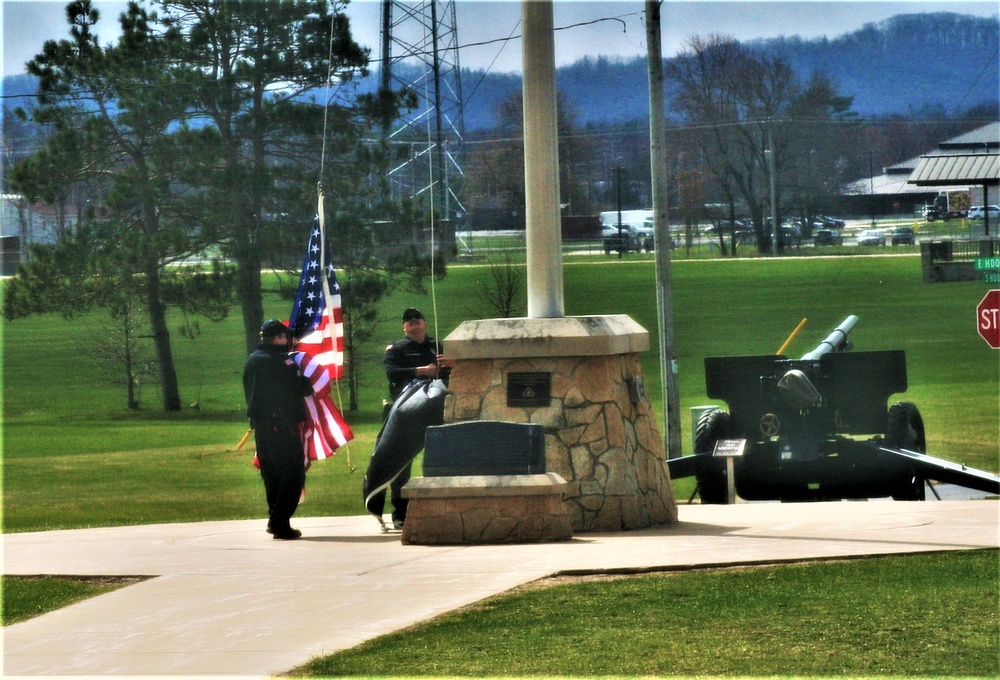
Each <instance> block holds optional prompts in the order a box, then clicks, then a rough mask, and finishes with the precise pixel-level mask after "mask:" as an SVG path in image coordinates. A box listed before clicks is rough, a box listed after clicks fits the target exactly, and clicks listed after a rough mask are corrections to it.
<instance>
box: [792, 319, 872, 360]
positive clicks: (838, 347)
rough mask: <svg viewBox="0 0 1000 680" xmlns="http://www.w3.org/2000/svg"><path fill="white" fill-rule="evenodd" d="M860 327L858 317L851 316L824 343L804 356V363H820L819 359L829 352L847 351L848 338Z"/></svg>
mask: <svg viewBox="0 0 1000 680" xmlns="http://www.w3.org/2000/svg"><path fill="white" fill-rule="evenodd" d="M857 325H858V317H856V316H854V315H853V314H851V315H850V316H849V317H847V318H846V319H844V320H843V321H841V322H840V325H839V326H837V327H836V328H834V329H833V331H832V332H831V333H830V335H828V336H826V339H825V340H823V342H821V343H819V344H818V345H816V348H815V349H813V351H811V352H808V353H806V354H803V355H802V361H819V358H820V357H821V356H823V355H824V354H828V353H829V352H842V351H844V350H845V349H847V336H848V335H850V333H851V331H852V330H854V327H855V326H857Z"/></svg>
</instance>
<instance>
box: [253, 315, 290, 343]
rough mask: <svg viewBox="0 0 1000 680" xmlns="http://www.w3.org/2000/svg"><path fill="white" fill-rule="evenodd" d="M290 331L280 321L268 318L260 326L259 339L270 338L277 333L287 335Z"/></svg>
mask: <svg viewBox="0 0 1000 680" xmlns="http://www.w3.org/2000/svg"><path fill="white" fill-rule="evenodd" d="M289 334H291V331H290V330H288V326H286V325H285V324H283V323H281V322H280V321H278V320H277V319H268V320H267V321H265V322H264V323H263V325H261V327H260V339H261V340H272V339H274V338H276V337H278V336H279V335H289Z"/></svg>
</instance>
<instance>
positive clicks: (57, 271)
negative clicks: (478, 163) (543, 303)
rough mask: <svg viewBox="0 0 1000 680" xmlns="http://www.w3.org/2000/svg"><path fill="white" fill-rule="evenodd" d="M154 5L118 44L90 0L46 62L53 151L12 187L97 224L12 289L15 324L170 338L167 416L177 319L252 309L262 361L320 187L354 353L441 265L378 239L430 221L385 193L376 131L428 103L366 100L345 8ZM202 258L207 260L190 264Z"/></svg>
mask: <svg viewBox="0 0 1000 680" xmlns="http://www.w3.org/2000/svg"><path fill="white" fill-rule="evenodd" d="M154 6H155V10H147V9H146V8H144V7H143V6H141V5H140V4H139V3H137V2H130V3H129V4H128V6H127V9H126V10H125V12H123V13H122V14H121V16H120V17H119V23H120V25H121V36H120V38H119V39H118V40H117V41H116V42H115V43H113V44H101V42H100V40H99V37H98V32H97V26H98V24H99V21H100V19H101V17H100V13H99V11H98V10H97V9H96V8H95V7H94V6H93V5H92V3H91V2H90V0H74V1H73V2H71V3H69V4H68V5H67V7H66V19H67V23H68V29H69V37H68V38H65V39H62V40H52V41H47V42H46V43H45V45H44V47H43V49H42V52H41V53H39V54H38V55H36V56H35V58H34V59H32V60H31V61H30V62H29V64H28V67H27V68H28V73H29V74H30V75H32V76H34V77H37V78H38V81H39V89H38V97H37V105H36V106H35V107H33V108H32V110H31V111H30V113H29V112H27V111H21V112H20V114H21V118H22V121H24V122H26V123H27V122H30V123H31V124H32V125H34V126H36V128H37V129H38V130H39V132H40V136H41V138H42V139H44V142H43V143H42V145H41V146H40V148H38V150H37V151H35V152H34V153H33V154H31V155H30V156H29V157H27V158H25V159H23V160H21V161H20V162H19V163H17V164H16V165H15V166H14V167H13V169H12V171H11V173H10V177H9V182H10V185H11V187H12V188H13V189H14V190H15V191H17V192H18V193H20V194H22V195H23V196H24V197H25V198H26V199H27V200H29V201H31V202H35V201H42V202H45V203H48V204H56V205H59V204H62V205H65V204H67V203H70V204H72V205H74V206H75V208H76V210H75V212H77V213H78V214H79V215H80V221H79V223H78V225H76V227H75V228H74V229H67V230H64V231H63V232H62V233H61V234H60V236H59V239H58V241H57V243H55V244H50V245H34V246H33V247H32V253H31V258H30V261H29V262H27V263H25V264H22V266H21V268H20V269H19V272H18V274H17V276H16V277H15V278H14V279H12V280H11V281H10V282H9V284H8V285H7V287H6V289H5V297H4V315H5V317H6V318H7V319H14V318H17V317H20V316H24V315H27V314H31V313H41V312H59V313H62V314H64V315H66V316H73V315H76V314H79V313H82V312H85V311H87V310H90V309H93V308H95V307H100V308H104V309H106V310H108V312H109V313H110V315H111V318H112V320H113V322H114V323H115V324H116V325H117V326H118V327H119V328H120V329H121V331H122V333H123V334H124V337H123V340H122V342H123V343H126V344H132V343H135V341H136V340H137V339H138V337H139V336H140V335H143V334H145V335H148V336H150V337H151V340H152V344H153V348H154V352H155V357H156V359H155V364H156V367H157V372H158V377H159V381H160V384H161V387H162V398H163V408H164V409H165V410H167V411H175V410H179V409H180V408H181V401H180V395H179V390H178V382H177V374H176V369H175V367H174V361H173V352H172V348H171V331H170V328H169V326H168V323H167V314H168V309H170V308H174V309H179V310H182V311H183V312H184V313H185V314H186V315H187V314H199V315H204V316H206V317H207V318H209V319H220V318H223V317H224V316H225V315H226V314H227V313H228V310H229V309H230V308H231V307H232V306H233V305H236V306H237V307H238V308H239V310H240V312H241V315H242V320H243V330H244V339H245V348H246V350H247V352H249V351H251V350H252V349H253V348H254V347H255V346H256V344H257V341H258V338H257V336H258V329H259V327H260V325H261V323H262V321H263V315H264V308H263V294H264V291H263V290H262V284H261V273H262V271H263V270H264V269H266V268H269V267H274V266H279V263H280V261H281V257H282V256H283V255H286V254H289V253H291V254H293V255H292V257H293V258H299V257H301V253H302V252H303V251H304V249H305V244H306V238H307V236H308V228H309V227H310V226H311V224H312V220H313V216H314V215H315V213H316V210H317V207H316V206H317V195H318V191H319V190H321V191H322V193H323V195H324V196H325V197H326V199H327V203H326V217H327V224H328V228H329V230H330V232H331V233H332V234H333V236H332V238H334V239H335V240H336V242H338V244H340V246H341V247H339V248H338V263H337V264H338V267H343V268H344V269H345V270H346V271H347V272H348V274H347V276H346V277H344V280H343V281H342V282H341V284H342V288H343V297H344V299H345V303H346V304H345V311H346V314H345V326H346V327H347V334H348V337H347V338H346V343H345V344H346V348H345V349H346V351H347V353H348V356H349V357H350V354H351V352H352V351H354V350H356V349H357V346H358V343H362V342H364V341H365V340H366V333H367V332H368V331H366V328H367V327H369V326H370V325H371V324H372V323H373V312H372V309H373V307H374V303H375V302H376V301H377V300H378V299H379V298H380V297H381V296H383V295H385V294H386V293H388V292H389V291H390V290H392V289H393V288H394V287H396V286H399V285H402V284H404V283H410V284H412V285H418V286H419V283H420V281H421V279H422V277H423V276H425V275H426V274H427V273H428V271H427V267H428V264H427V262H426V261H425V260H423V259H422V258H420V257H418V256H417V255H416V253H414V252H410V251H406V250H405V249H401V248H392V247H389V246H388V244H391V243H393V242H395V241H396V239H395V235H394V234H391V233H388V232H389V231H390V230H389V229H383V230H379V231H378V232H376V231H374V230H372V229H370V228H369V225H370V224H371V223H372V222H373V221H376V220H379V221H381V222H383V223H386V224H391V225H394V226H395V227H396V228H399V229H406V230H409V229H413V228H414V226H413V225H414V223H415V222H416V221H417V220H420V219H422V216H421V214H420V207H419V206H417V205H406V204H403V205H400V204H399V203H398V202H397V203H392V202H389V201H386V200H385V196H386V194H385V192H384V187H383V186H381V184H380V182H381V178H382V177H383V176H384V173H383V172H382V170H383V169H384V167H385V153H384V151H383V150H382V149H381V148H379V145H378V144H373V143H372V142H371V141H370V140H371V139H372V137H373V136H372V135H371V134H369V133H370V132H371V131H372V130H373V129H375V128H376V127H377V126H378V125H379V124H381V123H382V122H384V121H385V120H386V119H387V118H388V119H391V118H392V117H394V116H396V115H398V112H399V110H400V109H401V108H402V107H403V106H404V105H405V104H406V102H407V100H408V97H409V95H408V93H406V92H405V91H397V92H388V91H385V92H377V93H374V94H352V93H351V89H350V86H351V83H352V81H353V79H354V78H356V77H357V76H358V75H360V74H363V73H365V71H366V69H367V65H368V59H369V54H368V50H367V49H365V48H362V47H361V46H360V45H358V44H357V43H356V42H355V41H354V40H353V38H352V37H351V31H350V24H349V20H348V18H347V17H346V16H345V15H344V14H342V13H340V12H338V11H337V10H336V8H335V7H334V5H333V4H332V3H328V2H325V1H322V0H287V1H284V2H268V3H259V2H249V3H234V2H227V1H225V0H176V1H174V0H169V1H162V2H158V3H156V4H155V5H154ZM317 91H320V92H323V95H322V96H316V95H315V92H317ZM307 93H313V95H312V96H305V95H306V94H307ZM318 188H319V189H318ZM192 258H201V259H202V260H203V262H204V263H203V264H202V265H201V266H199V267H190V266H189V267H175V266H172V265H175V264H177V263H180V262H190V261H191V260H192ZM293 261H294V260H293ZM352 365H353V364H352ZM125 370H126V373H127V375H126V381H127V383H128V385H129V390H128V395H129V396H128V399H129V403H128V405H129V407H131V408H135V407H137V406H138V404H137V400H136V399H135V398H134V392H133V390H132V387H133V384H134V381H135V379H136V377H137V376H136V375H135V374H133V373H132V368H131V366H130V362H128V361H126V362H125ZM348 370H349V371H351V367H350V366H349V367H348ZM350 384H351V386H352V388H353V387H354V386H355V385H356V383H355V381H354V380H352V381H351V383H350ZM351 403H352V405H356V395H354V394H353V393H352V395H351ZM355 407H356V406H355Z"/></svg>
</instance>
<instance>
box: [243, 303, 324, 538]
mask: <svg viewBox="0 0 1000 680" xmlns="http://www.w3.org/2000/svg"><path fill="white" fill-rule="evenodd" d="M291 340H292V334H291V331H290V330H289V329H288V327H287V326H286V325H285V324H283V323H281V322H280V321H277V320H275V319H271V320H269V321H265V322H264V325H262V326H261V327H260V344H259V345H258V346H257V349H256V350H255V351H254V352H253V353H251V354H250V356H249V357H247V362H246V365H245V366H244V367H243V393H244V396H245V397H246V401H247V417H248V418H250V427H251V428H253V431H254V438H255V440H256V443H257V461H258V464H259V466H260V476H261V479H262V480H263V481H264V493H265V495H266V496H267V507H268V515H269V519H268V522H267V532H268V533H269V534H272V535H273V536H274V538H276V539H281V540H294V539H296V538H299V537H300V536H302V532H301V531H299V530H298V529H293V528H292V527H291V525H290V524H289V521H290V520H291V518H292V515H293V514H295V510H296V508H297V507H298V505H299V497H300V496H301V493H302V487H303V486H304V485H305V482H306V469H305V454H304V453H303V449H302V439H301V436H300V434H299V424H300V423H301V422H302V421H304V420H305V419H306V418H307V417H308V415H307V413H306V407H305V401H304V400H303V397H304V396H307V395H309V394H312V386H311V385H310V384H309V380H308V379H306V378H304V377H302V376H301V375H300V374H299V371H298V368H297V367H296V366H295V363H294V362H293V361H292V359H291V358H290V357H289V355H288V352H289V350H290V349H291Z"/></svg>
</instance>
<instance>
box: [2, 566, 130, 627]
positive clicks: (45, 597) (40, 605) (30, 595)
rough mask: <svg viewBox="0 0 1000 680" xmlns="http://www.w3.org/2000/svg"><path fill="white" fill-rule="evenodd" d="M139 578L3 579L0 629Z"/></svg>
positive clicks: (11, 577)
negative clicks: (1, 624)
mask: <svg viewBox="0 0 1000 680" xmlns="http://www.w3.org/2000/svg"><path fill="white" fill-rule="evenodd" d="M141 580H142V578H140V577H135V578H64V577H60V576H38V577H36V576H5V577H3V582H2V585H3V615H2V618H0V620H2V621H3V625H5V626H8V625H10V624H12V623H17V622H19V621H24V620H26V619H30V618H32V617H34V616H38V615H39V614H44V613H45V612H49V611H53V610H56V609H60V608H62V607H67V606H69V605H71V604H73V603H74V602H79V601H80V600H85V599H87V598H90V597H95V596H97V595H101V594H103V593H107V592H110V591H112V590H116V589H118V588H122V587H124V586H127V585H130V584H132V583H137V582H139V581H141Z"/></svg>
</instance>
